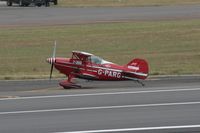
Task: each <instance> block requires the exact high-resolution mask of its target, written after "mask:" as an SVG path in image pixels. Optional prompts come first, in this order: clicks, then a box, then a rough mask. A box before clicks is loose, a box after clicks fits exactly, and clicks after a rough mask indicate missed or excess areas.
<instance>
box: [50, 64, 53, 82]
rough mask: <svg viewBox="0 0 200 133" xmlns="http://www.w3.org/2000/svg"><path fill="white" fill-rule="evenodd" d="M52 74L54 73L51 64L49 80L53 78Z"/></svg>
mask: <svg viewBox="0 0 200 133" xmlns="http://www.w3.org/2000/svg"><path fill="white" fill-rule="evenodd" d="M52 72H53V63H52V64H51V71H50V76H49V79H51V78H52Z"/></svg>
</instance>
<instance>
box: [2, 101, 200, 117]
mask: <svg viewBox="0 0 200 133" xmlns="http://www.w3.org/2000/svg"><path fill="white" fill-rule="evenodd" d="M197 104H200V101H197V102H179V103H158V104H138V105H120V106H117V105H116V106H96V107H80V108H61V109H44V110H26V111H11V112H0V115H8V114H26V113H44V112H60V111H84V110H100V109H122V108H138V107H159V106H179V105H197Z"/></svg>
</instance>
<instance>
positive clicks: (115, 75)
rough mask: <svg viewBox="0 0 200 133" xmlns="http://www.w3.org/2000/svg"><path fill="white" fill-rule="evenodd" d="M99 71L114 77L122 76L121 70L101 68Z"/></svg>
mask: <svg viewBox="0 0 200 133" xmlns="http://www.w3.org/2000/svg"><path fill="white" fill-rule="evenodd" d="M97 73H98V75H104V76H108V77H113V78H121V72H116V71H111V70H107V69H106V70H103V69H99V70H98V72H97Z"/></svg>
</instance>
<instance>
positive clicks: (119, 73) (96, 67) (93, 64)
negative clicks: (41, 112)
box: [47, 42, 149, 88]
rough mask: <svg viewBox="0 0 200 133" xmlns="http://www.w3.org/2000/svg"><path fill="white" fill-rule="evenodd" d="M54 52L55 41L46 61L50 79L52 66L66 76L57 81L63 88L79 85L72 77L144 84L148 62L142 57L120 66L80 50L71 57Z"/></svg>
mask: <svg viewBox="0 0 200 133" xmlns="http://www.w3.org/2000/svg"><path fill="white" fill-rule="evenodd" d="M55 54H56V42H55V46H54V50H53V56H52V57H51V58H47V62H48V63H50V64H51V71H50V79H51V78H52V71H53V68H54V67H55V68H56V69H57V70H58V71H59V72H60V73H62V74H64V75H66V76H67V77H68V78H67V79H66V80H64V81H61V82H60V83H59V84H60V86H62V87H63V88H77V87H78V88H79V87H81V86H80V85H77V84H76V83H75V82H73V79H74V78H80V79H86V80H101V81H120V80H133V81H137V82H138V83H140V84H141V85H142V86H144V84H143V83H142V82H141V80H144V79H146V78H147V77H148V71H149V67H148V63H147V62H146V61H145V60H143V59H133V60H132V61H130V62H129V63H128V64H126V65H123V66H120V65H117V64H115V63H112V62H109V61H106V60H104V59H102V58H100V57H98V56H95V55H93V54H90V53H87V52H82V51H72V57H71V58H60V57H55Z"/></svg>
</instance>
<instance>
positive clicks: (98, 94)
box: [0, 88, 200, 101]
mask: <svg viewBox="0 0 200 133" xmlns="http://www.w3.org/2000/svg"><path fill="white" fill-rule="evenodd" d="M181 91H200V88H191V89H167V90H164V89H163V90H149V91H148V90H147V91H125V92H122V91H121V92H107V93H87V94H72V95H50V96H32V97H13V98H0V101H3V100H24V99H44V98H62V97H84V96H102V95H122V94H142V93H161V92H181Z"/></svg>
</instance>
